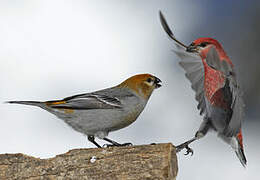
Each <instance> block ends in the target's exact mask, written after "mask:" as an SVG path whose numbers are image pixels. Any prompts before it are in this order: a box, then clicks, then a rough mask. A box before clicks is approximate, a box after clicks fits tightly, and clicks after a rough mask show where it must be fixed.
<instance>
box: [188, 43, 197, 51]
mask: <svg viewBox="0 0 260 180" xmlns="http://www.w3.org/2000/svg"><path fill="white" fill-rule="evenodd" d="M186 51H187V52H191V53H193V52H198V46H196V45H194V44H193V43H191V45H189V46H188V47H187V48H186Z"/></svg>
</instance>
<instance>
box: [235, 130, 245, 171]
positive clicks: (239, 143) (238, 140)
mask: <svg viewBox="0 0 260 180" xmlns="http://www.w3.org/2000/svg"><path fill="white" fill-rule="evenodd" d="M232 139H233V140H234V141H235V143H233V144H235V145H233V146H232V145H231V146H232V148H233V149H234V150H235V152H236V155H237V157H238V159H239V161H240V162H241V164H242V165H243V166H244V167H246V163H247V160H246V156H245V153H244V147H243V137H242V132H241V130H240V132H239V133H238V134H237V136H236V137H235V136H234V137H233V138H232Z"/></svg>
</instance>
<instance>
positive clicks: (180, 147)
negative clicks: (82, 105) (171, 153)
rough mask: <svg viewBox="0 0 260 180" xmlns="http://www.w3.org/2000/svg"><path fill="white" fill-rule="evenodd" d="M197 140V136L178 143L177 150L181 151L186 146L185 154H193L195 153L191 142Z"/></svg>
mask: <svg viewBox="0 0 260 180" xmlns="http://www.w3.org/2000/svg"><path fill="white" fill-rule="evenodd" d="M195 140H197V138H196V137H194V138H192V139H191V140H189V141H186V142H184V143H182V144H180V145H178V146H177V147H176V152H177V153H178V152H180V151H181V150H183V149H184V148H185V149H186V153H185V154H184V155H188V154H190V153H191V156H192V155H193V150H192V149H191V148H190V147H189V144H190V143H192V142H193V141H195Z"/></svg>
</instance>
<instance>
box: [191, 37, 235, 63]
mask: <svg viewBox="0 0 260 180" xmlns="http://www.w3.org/2000/svg"><path fill="white" fill-rule="evenodd" d="M212 47H214V48H216V50H217V52H218V55H219V57H220V60H226V61H228V63H229V64H232V63H231V61H230V59H229V57H228V56H227V54H226V52H225V51H224V49H223V47H222V46H221V44H220V43H219V42H218V41H217V40H215V39H213V38H209V37H204V38H198V39H196V40H195V41H193V42H192V43H191V44H190V45H189V46H188V47H187V49H186V51H187V52H197V53H199V54H200V56H201V58H203V59H204V58H206V55H207V53H208V51H209V50H210V48H212Z"/></svg>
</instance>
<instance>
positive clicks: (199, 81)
mask: <svg viewBox="0 0 260 180" xmlns="http://www.w3.org/2000/svg"><path fill="white" fill-rule="evenodd" d="M177 48H178V50H173V51H174V52H175V53H176V54H177V55H178V56H179V57H180V59H181V61H180V62H179V64H180V66H181V67H182V68H183V69H184V70H185V72H186V73H185V76H186V77H187V78H188V79H189V81H190V82H191V88H192V89H193V90H194V91H195V93H196V95H195V98H196V100H197V101H198V103H199V104H198V106H197V107H198V109H199V110H200V114H204V113H205V109H206V102H205V99H204V67H203V64H202V61H201V59H200V57H199V56H198V55H196V54H193V53H188V52H186V51H185V50H184V48H182V47H180V46H179V47H178V46H177Z"/></svg>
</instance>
